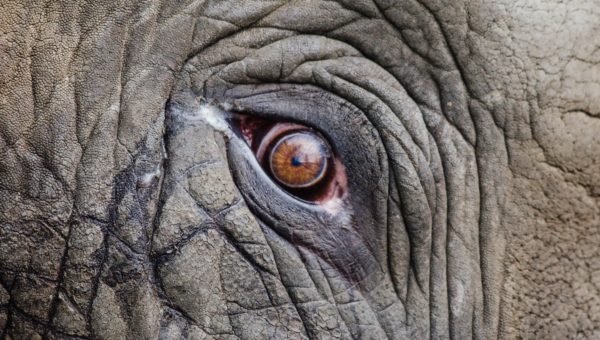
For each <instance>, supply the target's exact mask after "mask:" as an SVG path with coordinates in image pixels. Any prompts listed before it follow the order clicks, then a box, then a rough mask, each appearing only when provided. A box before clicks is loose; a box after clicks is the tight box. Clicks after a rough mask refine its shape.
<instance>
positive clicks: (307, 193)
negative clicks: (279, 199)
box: [232, 115, 347, 203]
mask: <svg viewBox="0 0 600 340" xmlns="http://www.w3.org/2000/svg"><path fill="white" fill-rule="evenodd" d="M232 123H233V124H232V126H234V127H235V129H234V130H236V131H237V132H238V134H239V135H241V137H243V139H244V140H245V141H246V143H247V144H248V146H249V147H250V149H251V150H252V152H253V153H254V155H255V157H256V159H257V161H258V163H259V164H260V165H261V167H262V169H263V171H264V172H265V173H266V174H267V175H268V176H269V177H270V178H271V179H272V180H273V182H274V183H276V184H277V185H278V186H279V187H281V188H282V189H284V190H285V191H287V192H288V193H289V194H291V195H292V196H294V197H296V198H298V199H301V200H303V201H306V202H309V203H326V202H328V201H330V200H332V199H334V198H342V197H343V196H344V195H345V193H346V191H347V190H346V187H347V180H346V174H345V169H344V166H343V165H342V162H341V161H340V160H339V159H338V157H336V155H335V153H334V151H333V148H332V147H331V146H330V145H331V144H330V143H329V142H328V141H327V139H326V138H325V137H324V136H323V135H322V134H321V133H320V132H319V131H317V130H315V129H313V128H311V127H308V126H305V125H301V124H295V123H288V122H274V121H270V120H266V119H261V118H255V117H251V116H247V115H236V118H235V119H233V120H232Z"/></svg>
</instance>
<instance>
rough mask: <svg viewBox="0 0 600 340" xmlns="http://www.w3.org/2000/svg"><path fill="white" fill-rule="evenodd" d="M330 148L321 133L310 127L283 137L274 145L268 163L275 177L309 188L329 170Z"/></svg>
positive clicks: (291, 186)
mask: <svg viewBox="0 0 600 340" xmlns="http://www.w3.org/2000/svg"><path fill="white" fill-rule="evenodd" d="M330 157H331V151H330V148H329V146H328V145H327V143H326V142H325V141H324V140H323V138H321V137H320V136H318V135H316V134H315V133H312V132H309V131H302V132H293V133H290V134H288V135H285V136H284V137H282V138H281V139H280V140H279V141H278V142H277V143H276V144H275V146H274V147H273V148H272V149H271V153H270V155H269V165H270V168H271V173H272V175H273V177H275V179H276V180H277V181H279V183H281V184H282V185H284V186H286V187H289V188H298V189H300V188H309V187H312V186H313V185H316V184H317V183H319V181H321V180H322V179H323V178H324V177H325V175H326V174H327V168H328V166H329V159H330Z"/></svg>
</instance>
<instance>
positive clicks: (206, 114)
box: [196, 104, 231, 135]
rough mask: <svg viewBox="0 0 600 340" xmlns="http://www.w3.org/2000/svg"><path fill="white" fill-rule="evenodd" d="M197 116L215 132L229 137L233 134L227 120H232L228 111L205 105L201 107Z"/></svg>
mask: <svg viewBox="0 0 600 340" xmlns="http://www.w3.org/2000/svg"><path fill="white" fill-rule="evenodd" d="M196 115H197V116H198V117H199V118H200V119H202V120H204V121H205V122H206V123H208V125H210V126H212V127H213V128H214V129H215V130H218V131H221V132H223V133H225V134H227V135H229V134H230V133H231V129H230V128H229V124H228V123H227V118H230V117H229V116H230V115H229V113H227V112H226V111H223V110H221V109H220V108H218V107H215V106H212V105H208V104H203V105H201V106H200V109H199V110H198V112H197V113H196Z"/></svg>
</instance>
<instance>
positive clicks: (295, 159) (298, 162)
mask: <svg viewBox="0 0 600 340" xmlns="http://www.w3.org/2000/svg"><path fill="white" fill-rule="evenodd" d="M292 165H293V166H300V165H302V161H301V160H300V157H298V156H294V157H292Z"/></svg>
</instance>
